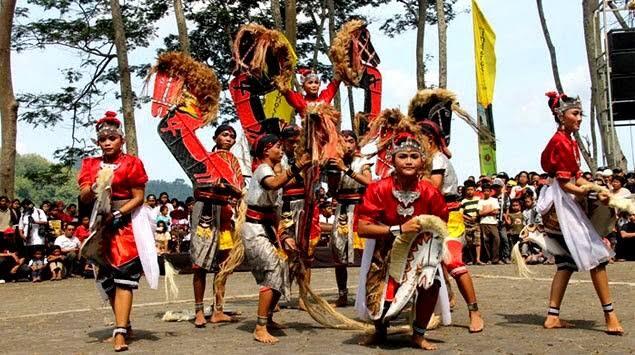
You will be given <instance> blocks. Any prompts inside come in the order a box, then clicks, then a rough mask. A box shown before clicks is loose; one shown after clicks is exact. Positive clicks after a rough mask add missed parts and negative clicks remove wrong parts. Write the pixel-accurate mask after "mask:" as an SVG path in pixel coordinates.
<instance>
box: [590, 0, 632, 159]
mask: <svg viewBox="0 0 635 355" xmlns="http://www.w3.org/2000/svg"><path fill="white" fill-rule="evenodd" d="M596 6H597V1H594V0H583V1H582V21H583V27H584V42H585V45H586V51H587V62H588V64H589V74H590V76H591V97H595V102H594V105H595V115H596V117H597V122H598V129H599V131H600V138H601V141H602V149H603V151H604V156H605V157H606V163H607V164H608V165H610V166H611V167H620V168H622V169H624V170H626V165H627V161H626V157H625V156H624V153H623V152H622V149H621V147H620V145H619V142H618V139H617V134H616V132H615V128H614V127H612V126H611V125H610V118H609V112H608V105H609V103H608V97H607V95H606V92H607V91H606V82H605V77H600V74H599V73H598V69H599V63H598V62H597V60H596V58H595V48H596V45H597V44H598V43H599V41H600V40H601V39H600V38H599V35H600V34H599V31H595V30H594V23H593V12H594V11H595V7H596ZM604 68H606V66H604ZM604 75H606V73H604Z"/></svg>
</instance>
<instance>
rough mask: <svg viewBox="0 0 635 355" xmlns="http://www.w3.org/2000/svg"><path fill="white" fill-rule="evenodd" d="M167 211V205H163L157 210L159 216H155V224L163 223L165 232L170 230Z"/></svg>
mask: <svg viewBox="0 0 635 355" xmlns="http://www.w3.org/2000/svg"><path fill="white" fill-rule="evenodd" d="M168 212H169V209H168V206H167V205H163V206H161V207H160V208H159V214H158V215H157V223H159V222H163V223H165V226H166V228H167V229H166V231H169V230H170V220H171V218H170V216H169V215H168Z"/></svg>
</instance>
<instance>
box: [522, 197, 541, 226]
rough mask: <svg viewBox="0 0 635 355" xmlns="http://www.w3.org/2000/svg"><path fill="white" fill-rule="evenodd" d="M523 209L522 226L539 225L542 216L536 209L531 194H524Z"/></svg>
mask: <svg viewBox="0 0 635 355" xmlns="http://www.w3.org/2000/svg"><path fill="white" fill-rule="evenodd" d="M523 201H524V205H525V209H524V210H523V226H528V225H531V224H536V225H541V224H542V216H541V215H540V213H538V210H537V209H536V202H535V200H534V196H533V195H526V196H525V198H524V199H523Z"/></svg>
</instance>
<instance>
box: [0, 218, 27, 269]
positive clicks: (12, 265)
mask: <svg viewBox="0 0 635 355" xmlns="http://www.w3.org/2000/svg"><path fill="white" fill-rule="evenodd" d="M3 232H4V233H3V238H2V239H1V240H0V281H2V282H5V281H18V280H23V279H28V277H29V275H30V269H29V267H28V266H27V265H26V262H25V261H26V259H25V258H24V256H23V250H24V248H23V246H22V243H21V239H20V238H18V237H17V236H16V233H15V230H14V229H13V228H8V229H5V230H4V231H3Z"/></svg>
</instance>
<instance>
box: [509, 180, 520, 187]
mask: <svg viewBox="0 0 635 355" xmlns="http://www.w3.org/2000/svg"><path fill="white" fill-rule="evenodd" d="M516 185H518V184H517V183H516V180H514V179H512V180H507V186H510V187H511V186H516Z"/></svg>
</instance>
